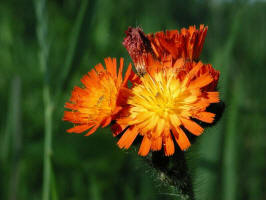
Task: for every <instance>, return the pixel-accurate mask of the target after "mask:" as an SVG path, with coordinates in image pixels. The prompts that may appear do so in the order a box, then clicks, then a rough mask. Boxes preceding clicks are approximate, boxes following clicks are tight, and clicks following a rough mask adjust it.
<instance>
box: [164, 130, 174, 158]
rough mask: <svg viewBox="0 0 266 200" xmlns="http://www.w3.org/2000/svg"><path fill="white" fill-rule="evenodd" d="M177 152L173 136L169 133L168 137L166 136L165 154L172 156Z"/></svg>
mask: <svg viewBox="0 0 266 200" xmlns="http://www.w3.org/2000/svg"><path fill="white" fill-rule="evenodd" d="M174 152H175V145H174V142H173V139H172V136H171V135H170V134H169V136H168V137H165V138H164V154H165V155H166V156H171V155H173V154H174Z"/></svg>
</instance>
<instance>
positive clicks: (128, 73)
mask: <svg viewBox="0 0 266 200" xmlns="http://www.w3.org/2000/svg"><path fill="white" fill-rule="evenodd" d="M131 73H132V65H131V63H130V64H129V65H128V68H127V71H126V74H125V76H124V81H123V83H122V86H123V87H127V81H128V78H129V76H130V74H131Z"/></svg>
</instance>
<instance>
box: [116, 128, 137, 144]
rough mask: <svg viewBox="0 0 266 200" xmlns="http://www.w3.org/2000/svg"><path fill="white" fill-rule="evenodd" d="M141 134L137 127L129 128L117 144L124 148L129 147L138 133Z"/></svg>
mask: <svg viewBox="0 0 266 200" xmlns="http://www.w3.org/2000/svg"><path fill="white" fill-rule="evenodd" d="M138 134H139V130H138V129H137V128H132V129H128V130H127V131H126V132H125V133H124V134H123V135H122V137H121V138H120V140H119V141H118V142H117V145H118V146H119V147H120V148H121V149H122V148H125V149H128V148H129V147H130V146H131V144H132V143H133V141H134V140H135V138H136V137H137V135H138Z"/></svg>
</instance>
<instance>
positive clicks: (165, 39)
mask: <svg viewBox="0 0 266 200" xmlns="http://www.w3.org/2000/svg"><path fill="white" fill-rule="evenodd" d="M207 30H208V27H206V26H204V25H200V28H199V29H196V26H190V27H189V28H188V29H186V28H182V29H181V31H180V32H178V30H171V31H168V30H166V31H165V32H157V33H155V34H148V35H147V38H148V39H149V40H150V42H151V46H152V49H153V52H154V53H155V55H156V57H157V58H158V59H159V60H162V61H163V60H168V59H169V55H171V58H173V59H174V61H175V60H176V59H178V58H184V59H185V60H189V61H192V60H198V58H199V56H200V53H201V50H202V47H203V44H204V40H205V36H206V34H207Z"/></svg>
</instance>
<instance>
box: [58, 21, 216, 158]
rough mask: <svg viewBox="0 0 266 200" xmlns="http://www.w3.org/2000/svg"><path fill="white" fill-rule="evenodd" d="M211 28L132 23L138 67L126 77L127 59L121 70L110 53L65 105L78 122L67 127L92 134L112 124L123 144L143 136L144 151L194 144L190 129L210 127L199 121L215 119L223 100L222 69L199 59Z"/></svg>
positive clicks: (168, 151) (129, 41) (130, 43)
mask: <svg viewBox="0 0 266 200" xmlns="http://www.w3.org/2000/svg"><path fill="white" fill-rule="evenodd" d="M206 32H207V27H206V26H204V25H201V26H200V27H199V29H196V27H195V26H190V27H189V28H188V29H185V28H183V29H181V31H180V32H179V31H177V30H172V31H165V32H158V33H155V34H145V33H144V32H143V31H142V29H140V28H131V27H130V28H129V29H128V30H127V31H126V37H125V39H124V41H123V45H124V46H125V48H126V49H127V50H128V53H129V55H130V56H131V58H132V60H133V62H134V66H135V68H136V70H137V72H136V73H134V71H133V70H132V68H131V65H129V66H128V68H127V71H126V72H125V75H124V78H122V74H123V59H120V65H119V69H118V71H117V68H118V67H117V63H116V59H114V58H113V59H111V58H106V59H105V67H104V66H103V65H102V64H98V65H96V66H95V69H93V70H91V71H90V72H88V74H87V75H85V76H84V77H83V78H82V79H81V82H82V83H83V85H84V87H82V88H80V87H75V88H74V90H73V92H72V96H71V98H70V102H68V103H66V105H65V107H66V108H68V109H70V111H65V113H64V117H63V120H66V121H70V122H72V123H74V124H75V126H74V127H73V128H70V129H68V130H67V131H68V132H71V133H72V132H73V133H82V132H84V131H88V133H87V134H86V135H90V134H92V133H93V132H95V131H96V130H97V128H99V127H100V126H101V127H105V126H107V125H109V124H112V126H111V130H112V132H113V135H114V136H118V135H119V136H121V137H120V139H119V141H118V143H117V144H118V146H119V147H120V148H125V149H128V148H129V147H130V146H131V145H132V143H133V142H134V141H135V139H136V138H137V137H142V142H141V145H140V148H139V155H141V156H146V155H147V154H148V153H149V152H150V151H159V150H162V149H163V150H164V154H165V155H166V156H170V155H172V154H174V152H175V146H177V145H178V146H179V148H180V149H181V150H186V149H188V148H189V147H190V145H191V143H190V141H189V139H188V136H187V134H192V135H195V136H199V135H201V134H202V133H203V131H204V128H203V127H202V126H201V125H199V123H198V122H200V121H201V122H204V123H209V124H211V123H213V121H214V119H215V114H214V113H212V112H210V111H208V109H207V108H208V107H209V106H210V105H211V104H215V103H218V102H219V101H220V100H219V92H218V91H217V83H218V80H219V72H218V71H216V70H215V69H214V68H213V67H212V66H211V65H210V64H203V63H202V62H200V61H199V56H200V53H201V50H202V47H203V43H204V40H205V36H206ZM129 82H131V84H130V85H131V87H129V84H128V83H129ZM111 122H112V123H111ZM175 143H176V144H177V145H175Z"/></svg>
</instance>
